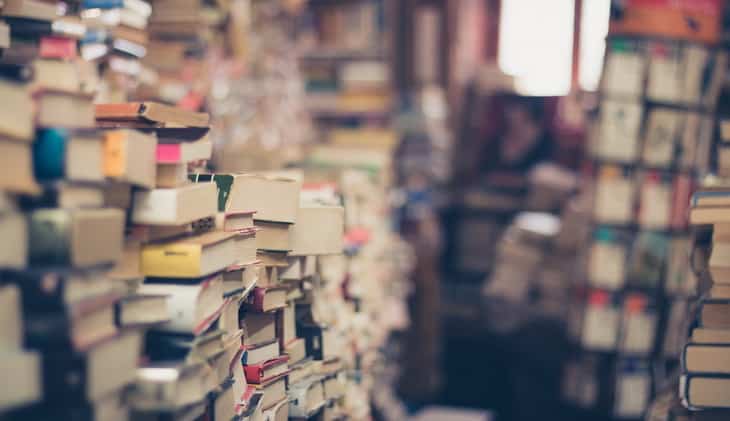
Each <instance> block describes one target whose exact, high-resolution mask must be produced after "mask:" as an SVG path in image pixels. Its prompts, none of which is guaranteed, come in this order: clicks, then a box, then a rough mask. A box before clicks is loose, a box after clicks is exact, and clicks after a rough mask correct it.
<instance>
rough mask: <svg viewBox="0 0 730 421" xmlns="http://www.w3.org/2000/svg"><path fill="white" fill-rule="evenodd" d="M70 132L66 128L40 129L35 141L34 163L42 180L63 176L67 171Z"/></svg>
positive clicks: (36, 175)
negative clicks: (67, 149)
mask: <svg viewBox="0 0 730 421" xmlns="http://www.w3.org/2000/svg"><path fill="white" fill-rule="evenodd" d="M68 140H69V133H68V130H64V129H43V130H39V131H38V133H37V136H36V141H35V142H34V143H33V163H34V168H33V169H34V173H35V177H36V179H38V180H40V181H48V180H56V179H59V178H63V176H64V174H65V173H66V148H67V145H68Z"/></svg>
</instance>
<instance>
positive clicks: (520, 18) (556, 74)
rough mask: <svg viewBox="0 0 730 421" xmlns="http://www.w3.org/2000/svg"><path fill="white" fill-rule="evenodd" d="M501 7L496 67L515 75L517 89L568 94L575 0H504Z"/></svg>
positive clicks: (524, 93) (539, 92) (589, 0)
mask: <svg viewBox="0 0 730 421" xmlns="http://www.w3.org/2000/svg"><path fill="white" fill-rule="evenodd" d="M593 1H595V0H587V1H584V2H583V3H584V4H586V3H591V2H593ZM602 1H603V0H601V2H602ZM501 9H502V16H501V17H500V18H501V21H500V32H499V58H498V61H499V67H500V68H501V69H502V71H503V72H505V73H507V74H509V75H512V76H514V77H515V84H516V88H517V91H518V92H519V93H521V94H523V95H565V94H567V93H568V91H569V90H570V83H571V67H572V61H573V54H572V51H573V22H574V21H573V13H574V9H575V4H574V0H503V1H502V7H501Z"/></svg>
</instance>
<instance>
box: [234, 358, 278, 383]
mask: <svg viewBox="0 0 730 421" xmlns="http://www.w3.org/2000/svg"><path fill="white" fill-rule="evenodd" d="M288 361H289V357H288V356H286V355H285V356H281V357H278V358H274V359H271V360H268V361H265V362H263V363H259V364H246V365H245V366H244V367H243V370H244V372H245V373H246V381H247V382H248V383H250V384H262V383H268V382H270V381H274V380H276V379H278V378H281V377H283V376H286V375H287V374H288V373H289V365H288V364H287V363H288Z"/></svg>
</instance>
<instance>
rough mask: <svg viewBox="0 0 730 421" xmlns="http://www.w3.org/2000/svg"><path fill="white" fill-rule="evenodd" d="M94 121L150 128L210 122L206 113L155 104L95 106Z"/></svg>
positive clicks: (189, 125)
mask: <svg viewBox="0 0 730 421" xmlns="http://www.w3.org/2000/svg"><path fill="white" fill-rule="evenodd" d="M96 119H97V120H102V121H103V120H109V121H115V122H120V123H124V122H127V123H131V124H134V123H139V124H141V125H143V126H144V125H149V126H152V127H207V126H208V124H209V122H210V119H209V116H208V114H206V113H196V112H193V111H187V110H184V109H182V108H177V107H172V106H169V105H163V104H158V103H155V102H128V103H120V104H97V105H96Z"/></svg>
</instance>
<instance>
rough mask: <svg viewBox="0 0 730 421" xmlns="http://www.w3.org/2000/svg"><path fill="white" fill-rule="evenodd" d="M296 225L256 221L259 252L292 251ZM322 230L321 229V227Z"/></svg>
mask: <svg viewBox="0 0 730 421" xmlns="http://www.w3.org/2000/svg"><path fill="white" fill-rule="evenodd" d="M294 225H295V224H287V223H280V222H268V221H256V222H255V226H256V228H257V231H256V238H255V243H256V248H257V249H259V250H272V251H290V250H291V249H292V231H293V229H294V228H293V227H294ZM320 228H321V227H320Z"/></svg>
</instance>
